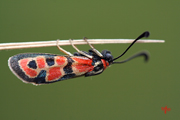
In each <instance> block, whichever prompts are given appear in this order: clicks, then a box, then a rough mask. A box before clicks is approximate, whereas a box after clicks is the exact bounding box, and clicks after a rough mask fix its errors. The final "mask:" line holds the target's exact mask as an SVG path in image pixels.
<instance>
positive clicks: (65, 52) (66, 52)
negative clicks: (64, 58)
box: [56, 39, 73, 56]
mask: <svg viewBox="0 0 180 120" xmlns="http://www.w3.org/2000/svg"><path fill="white" fill-rule="evenodd" d="M58 42H59V39H58V40H57V41H56V46H57V48H58V49H59V50H60V51H61V52H63V53H64V54H66V55H69V56H73V54H71V53H70V52H68V51H66V50H64V49H63V48H61V47H60V46H59V44H58Z"/></svg>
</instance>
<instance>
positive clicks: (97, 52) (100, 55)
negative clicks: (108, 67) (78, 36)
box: [83, 37, 103, 57]
mask: <svg viewBox="0 0 180 120" xmlns="http://www.w3.org/2000/svg"><path fill="white" fill-rule="evenodd" d="M83 39H84V41H86V42H87V44H88V45H89V46H90V47H91V48H92V50H93V51H94V52H95V53H96V54H97V55H98V56H99V57H103V55H102V54H101V53H100V52H99V51H98V50H96V49H95V48H94V46H93V45H91V44H90V43H89V42H88V40H87V38H86V37H84V38H83Z"/></svg>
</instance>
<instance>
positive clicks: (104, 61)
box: [101, 59, 109, 69]
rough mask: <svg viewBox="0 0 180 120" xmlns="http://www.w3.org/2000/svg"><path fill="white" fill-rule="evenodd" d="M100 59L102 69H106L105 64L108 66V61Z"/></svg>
mask: <svg viewBox="0 0 180 120" xmlns="http://www.w3.org/2000/svg"><path fill="white" fill-rule="evenodd" d="M101 61H102V63H103V66H104V69H106V68H107V66H109V63H108V62H107V61H106V60H104V59H101Z"/></svg>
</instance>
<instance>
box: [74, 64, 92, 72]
mask: <svg viewBox="0 0 180 120" xmlns="http://www.w3.org/2000/svg"><path fill="white" fill-rule="evenodd" d="M74 67H75V68H76V69H77V70H78V71H79V72H88V71H92V70H93V68H94V66H89V65H74Z"/></svg>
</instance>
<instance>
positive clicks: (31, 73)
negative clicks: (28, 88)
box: [19, 59, 37, 77]
mask: <svg viewBox="0 0 180 120" xmlns="http://www.w3.org/2000/svg"><path fill="white" fill-rule="evenodd" d="M28 62H29V60H28V59H22V60H20V63H19V65H20V66H21V68H22V70H23V71H24V72H25V74H26V75H28V76H30V77H36V76H37V72H36V71H35V70H32V69H31V68H29V67H28V66H27V64H28Z"/></svg>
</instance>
